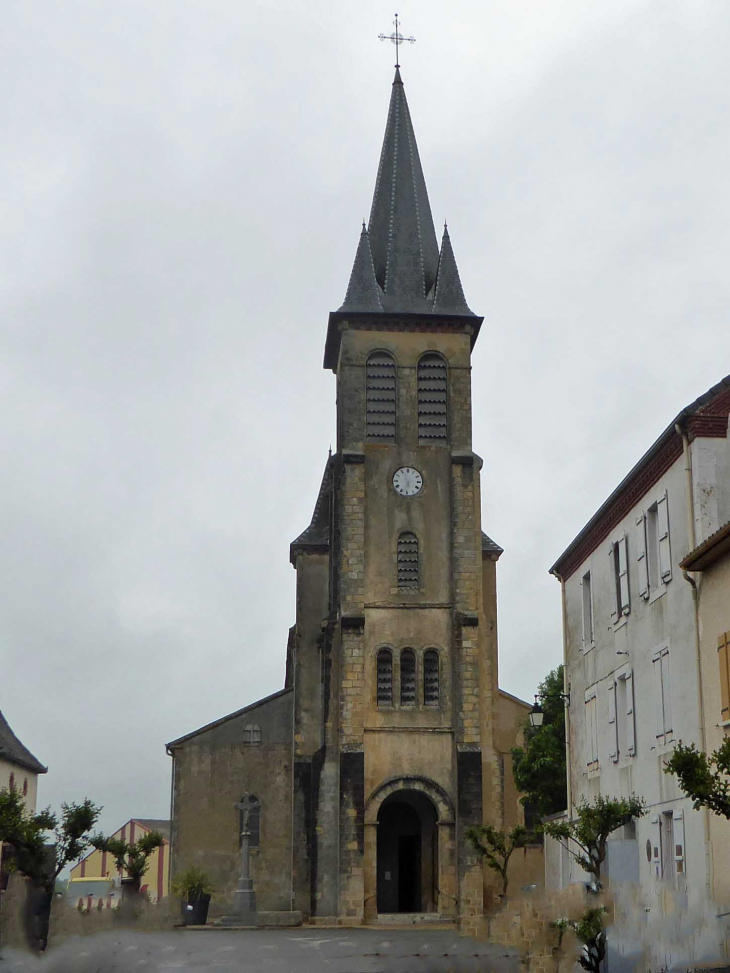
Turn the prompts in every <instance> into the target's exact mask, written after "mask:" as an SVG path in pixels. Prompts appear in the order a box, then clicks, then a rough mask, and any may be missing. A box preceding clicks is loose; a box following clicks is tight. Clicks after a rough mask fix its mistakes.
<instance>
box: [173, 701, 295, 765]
mask: <svg viewBox="0 0 730 973" xmlns="http://www.w3.org/2000/svg"><path fill="white" fill-rule="evenodd" d="M291 692H293V687H292V686H285V687H284V689H280V690H278V692H275V693H272V694H271V695H270V696H264V698H263V699H257V700H256V702H255V703H249V704H248V706H244V707H243V708H242V709H237V710H236V712H235V713H229V714H228V716H222V717H221V718H220V719H219V720H213V722H212V723H206V724H205V726H201V727H199V728H198V729H197V730H193V731H192V733H186V734H185V736H181V737H178V738H177V740H171V741H170V743H166V744H165V749H166V750H167V752H168V754H169V753H170V748H171V747H177V746H179V745H180V744H181V743H186V742H187V741H188V740H192V739H193V737H197V736H200V734H201V733H206V732H207V731H208V730H213V729H215V727H216V726H221V724H223V723H227V722H228V721H229V720H235V719H236V717H237V716H243V714H244V713H249V712H250V711H251V710H255V709H257V708H258V707H259V706H264V705H265V704H266V703H270V702H271V701H272V700H274V699H278V698H279V697H280V696H286V694H287V693H291Z"/></svg>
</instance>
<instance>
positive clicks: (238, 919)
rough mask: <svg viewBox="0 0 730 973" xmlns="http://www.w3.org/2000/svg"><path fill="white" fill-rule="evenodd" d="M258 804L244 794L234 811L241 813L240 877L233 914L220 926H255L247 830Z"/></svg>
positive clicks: (225, 918)
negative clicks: (252, 813)
mask: <svg viewBox="0 0 730 973" xmlns="http://www.w3.org/2000/svg"><path fill="white" fill-rule="evenodd" d="M258 806H259V802H258V801H257V800H256V798H255V797H251V795H250V794H244V796H243V797H242V798H241V800H240V801H239V803H238V804H236V805H235V807H236V810H238V811H240V812H241V824H242V829H241V877H240V878H239V880H238V888H237V889H236V891H235V893H234V895H233V914H232V915H230V916H223V918H222V919H221V925H222V926H252V927H253V926H257V925H258V913H257V911H256V892H255V891H254V887H253V879H252V878H251V862H250V860H249V854H250V849H249V843H250V839H251V832H250V831H249V830H248V822H249V817H250V815H251V811H253V810H254V809H257V808H258Z"/></svg>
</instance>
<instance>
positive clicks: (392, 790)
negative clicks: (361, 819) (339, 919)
mask: <svg viewBox="0 0 730 973" xmlns="http://www.w3.org/2000/svg"><path fill="white" fill-rule="evenodd" d="M364 865H365V868H364V880H365V882H364V884H365V916H366V921H367V918H371V919H372V918H374V917H375V915H376V914H377V913H381V914H383V913H419V912H436V913H440V914H442V915H451V914H454V913H455V907H456V888H455V883H456V867H455V846H454V814H453V806H452V803H451V800H450V799H449V797H448V795H447V794H446V792H445V791H444V790H443V788H441V787H439V786H438V785H437V784H435V783H434V782H433V781H429V780H428V779H426V778H422V777H405V778H397V779H391V780H388V781H385V782H384V783H382V784H381V785H380V786H379V787H378V788H376V789H375V791H374V792H373V793H372V794H371V795H370V797H369V799H368V800H367V802H366V805H365V862H364Z"/></svg>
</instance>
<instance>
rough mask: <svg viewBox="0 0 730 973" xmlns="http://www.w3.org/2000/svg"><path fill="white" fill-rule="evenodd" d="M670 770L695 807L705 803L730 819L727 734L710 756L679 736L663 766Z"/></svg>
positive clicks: (729, 741) (729, 745) (668, 771)
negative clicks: (685, 742) (684, 742)
mask: <svg viewBox="0 0 730 973" xmlns="http://www.w3.org/2000/svg"><path fill="white" fill-rule="evenodd" d="M664 773H665V774H673V775H674V776H675V777H676V778H677V780H678V781H679V786H680V787H681V788H682V790H683V791H684V793H685V794H686V795H687V797H691V798H692V804H693V807H694V808H695V810H698V809H699V808H701V807H707V808H709V809H710V810H711V811H714V812H715V814H720V815H722V817H724V818H729V819H730V777H729V776H728V775H730V737H728V738H727V739H726V740H725V741H724V742H723V743H722V745H721V746H720V747H718V749H717V750H714V751H713V752H712V753H711V754H710V755H709V756H708V755H707V754H706V753H703V752H702V751H701V750H698V749H697V748H696V747H695V745H694V744H693V743H691V744H690V745H689V746H688V747H686V746H685V745H684V744H683V743H682V741H681V740H680V741H679V743H678V744H677V746H676V748H675V750H674V753H673V754H672V756H671V757H670V759H669V760H667V762H666V765H665V767H664Z"/></svg>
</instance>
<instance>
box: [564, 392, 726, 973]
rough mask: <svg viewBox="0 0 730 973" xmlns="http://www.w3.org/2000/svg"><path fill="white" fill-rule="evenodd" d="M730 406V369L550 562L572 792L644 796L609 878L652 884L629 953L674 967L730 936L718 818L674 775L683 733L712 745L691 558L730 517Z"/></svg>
mask: <svg viewBox="0 0 730 973" xmlns="http://www.w3.org/2000/svg"><path fill="white" fill-rule="evenodd" d="M729 413H730V377H728V378H725V379H723V380H722V382H720V383H719V384H718V385H717V386H715V387H714V388H712V389H710V391H709V392H707V393H706V394H705V395H702V396H701V397H700V398H699V399H697V401H696V402H693V403H692V405H690V406H688V407H687V408H686V409H683V410H682V412H680V414H679V415H678V416H677V417H676V419H674V420H673V421H672V422H671V423H670V424H669V425H668V426H667V428H666V429H665V430H664V432H663V433H662V434H661V436H660V437H659V439H657V441H656V442H655V443H654V445H653V446H651V448H650V449H649V450H648V451H647V452H646V454H645V455H644V456H643V457H642V458H641V459H640V460H639V462H638V463H637V464H636V466H635V467H634V468H633V469H632V470H631V472H630V473H629V474H628V475H627V476H626V477H625V479H624V480H623V481H622V482H621V483H620V484H619V486H618V487H617V488H616V489H615V490H614V492H613V493H612V494H611V496H610V497H609V498H608V499H607V500H606V502H605V503H604V504H603V505H602V506H601V508H600V509H599V510H598V511H597V512H596V514H595V515H594V516H593V517H592V518H591V520H590V521H589V522H588V523H587V524H586V526H585V527H584V528H583V530H581V532H580V533H579V534H578V536H577V537H576V538H575V539H574V540H573V541H572V542H571V544H570V545H569V547H568V548H567V549H566V550H565V551H564V552H563V554H561V556H560V557H559V558H558V560H557V561H556V562H555V564H554V566H553V568H552V569H551V573H552V574H554V575H555V576H556V578H558V580H559V581H560V582H561V588H562V598H563V619H564V635H563V638H564V662H565V674H566V687H567V689H566V691H568V692H569V693H570V704H569V706H568V707H567V709H566V713H567V731H568V733H567V735H568V777H569V781H568V799H569V802H570V804H571V806H572V807H573V808H574V807H575V806H576V805H577V804H579V803H580V802H581V801H583V800H584V799H588V800H590V799H592V798H594V797H596V796H597V795H598V794H603V795H606V796H628V795H630V794H632V793H635V794H637V795H639V796H641V797H644V798H645V800H646V802H647V806H648V814H647V815H646V817H645V818H643V819H641V820H639V821H638V822H637V823H636V827H635V829H634V828H629V829H627V831H626V833H624V834H615V835H614V840H612V842H611V844H610V850H609V856H608V877H609V878H610V880H611V884H612V887H614V889H618V890H619V891H620V890H621V889H622V888H623V889H624V890H625V891H626V890H627V889H628V885H626V884H625V883H635V887H634V893H633V894H635V891H636V886H638V887H639V890H640V892H639V899H640V904H638V905H637V908H636V914H637V916H638V915H639V914H640V915H641V921H640V922H637V927H636V929H635V930H633V932H632V933H631V934H629V932H628V931H627V932H626V935H625V936H624V941H623V943H622V946H621V950H622V951H623V952H625V953H626V954H628V953H630V952H632V951H638V950H639V945H638V943H639V940H643V941H644V943H645V944H646V943H649V944H650V950H651V951H653V958H654V960H655V961H658V962H661V963H662V964H663V965H665V966H669V965H671V964H672V963H676V962H686V961H692V960H699V959H701V958H703V957H705V956H707V957H709V956H712V955H716V956H717V955H722V952H721V945H720V944H721V943H722V942H723V941H724V940H725V939H726V938H727V937H729V936H730V933H729V932H728V930H729V929H730V926H728V919H727V918H718V913H719V912H720V911H722V910H719V909H717V908H716V907H715V906H714V905H713V904H712V894H711V889H712V882H713V876H712V869H713V867H718V868H725V869H726V868H728V867H729V866H730V862H722V863H720V862H714V863H713V861H712V856H711V854H710V845H709V842H708V827H709V826H708V815H707V814H706V813H705V812H701V811H694V810H693V809H692V805H691V802H690V801H689V800H688V799H687V798H685V797H683V795H682V793H681V791H680V790H679V789H678V787H677V784H676V781H675V778H673V777H671V776H669V775H667V774H665V773H664V772H663V768H664V762H665V760H666V759H667V757H668V755H669V754H670V753H671V752H672V749H673V747H674V745H675V743H676V742H677V741H678V740H682V741H684V742H685V743H690V742H694V743H696V744H697V746H698V747H700V748H702V749H704V748H705V734H704V725H703V719H702V692H703V685H702V678H701V671H700V664H699V623H698V617H697V611H696V601H695V593H694V592H695V588H694V585H693V581H694V579H693V578H692V576H691V575H689V574H687V572H684V571H683V570H682V569H681V568H680V567H679V562H680V561H682V560H683V558H685V557H686V556H687V555H688V554H689V552H690V551H692V550H694V549H695V548H696V547H697V546H698V545H700V544H701V543H702V542H703V541H704V540H705V539H706V538H707V537H709V536H710V535H711V534H712V533H713V532H714V531H716V530H717V529H718V528H719V527H720V526H721V525H723V524H725V523H726V522H727V521H728V520H730V449H729V448H728V414H729ZM547 858H548V866H547V867H548V874H547V881H548V884H551V885H553V886H556V885H565V884H568V883H569V882H571V881H576V880H583V878H584V876H583V874H582V873H580V870H579V869H577V868H575V866H571V862H570V860H569V859H568V857H567V856H565V855H562V856H560V855H559V853H558V850H557V849H556V847H555V845H553V844H552V843H550V847H549V849H548V850H547ZM670 900H671V902H672V905H671V908H673V909H675V910H676V911H675V912H674V914H673V918H670V917H669V915H668V911H669V910H670V906H669V903H670ZM645 910H649V911H645ZM725 911H726V910H725ZM687 917H689V918H687ZM615 938H616V935H615V934H614V939H615ZM632 939H633V941H631V940H632ZM619 968H620V963H617V964H616V965H612V966H611V969H612V971H613V970H614V969H619Z"/></svg>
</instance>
